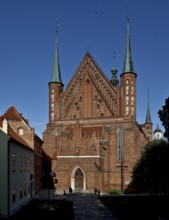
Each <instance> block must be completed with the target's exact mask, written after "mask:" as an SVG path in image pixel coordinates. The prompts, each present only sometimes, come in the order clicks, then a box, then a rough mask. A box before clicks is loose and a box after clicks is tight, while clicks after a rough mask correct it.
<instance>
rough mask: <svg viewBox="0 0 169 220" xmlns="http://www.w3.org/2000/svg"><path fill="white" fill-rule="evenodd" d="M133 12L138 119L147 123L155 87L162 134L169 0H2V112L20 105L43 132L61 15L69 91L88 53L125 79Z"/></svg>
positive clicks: (168, 81)
mask: <svg viewBox="0 0 169 220" xmlns="http://www.w3.org/2000/svg"><path fill="white" fill-rule="evenodd" d="M128 16H129V17H130V32H131V50H132V56H133V62H134V69H135V72H136V73H137V121H138V123H140V124H142V123H144V122H145V119H146V111H147V102H148V90H149V97H150V113H151V118H152V122H153V128H154V129H155V128H156V127H157V124H158V125H159V126H160V128H161V129H162V130H163V131H164V128H163V126H162V125H161V121H160V120H159V116H158V110H159V109H161V107H162V106H163V105H164V104H165V99H166V98H168V96H169V1H168V0H0V82H1V84H0V115H2V114H3V113H4V112H5V111H6V110H7V109H8V108H9V107H10V106H15V107H16V109H17V110H18V112H21V113H22V114H23V116H24V117H25V118H27V119H28V120H29V123H30V125H31V126H32V127H34V128H35V132H36V133H37V134H38V135H39V136H40V137H42V132H43V131H44V130H45V129H46V124H47V123H48V82H49V81H50V79H51V74H52V67H53V61H54V49H55V37H56V20H57V19H58V22H59V35H58V38H59V60H60V69H61V75H62V82H63V83H64V85H65V88H66V85H67V84H68V82H69V80H70V79H71V77H72V75H73V74H74V72H75V71H76V69H77V68H78V66H79V64H80V62H81V60H82V59H83V57H84V56H85V54H86V52H87V50H89V51H90V53H91V55H92V56H93V58H94V59H95V61H96V63H97V64H98V65H99V66H100V68H101V69H102V70H103V72H104V73H105V75H106V76H107V77H108V78H110V77H111V68H112V67H113V65H116V67H117V69H118V78H119V76H120V74H121V73H122V67H123V61H124V55H125V47H126V36H127V22H126V18H127V17H128ZM114 54H116V56H115V59H114V58H113V57H114V56H113V55H114Z"/></svg>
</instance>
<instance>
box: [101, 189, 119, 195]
mask: <svg viewBox="0 0 169 220" xmlns="http://www.w3.org/2000/svg"><path fill="white" fill-rule="evenodd" d="M105 192H106V193H108V194H113V195H122V194H123V192H122V191H121V190H118V189H107V190H105Z"/></svg>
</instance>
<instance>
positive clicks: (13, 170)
mask: <svg viewBox="0 0 169 220" xmlns="http://www.w3.org/2000/svg"><path fill="white" fill-rule="evenodd" d="M11 164H12V172H15V171H16V154H12V163H11Z"/></svg>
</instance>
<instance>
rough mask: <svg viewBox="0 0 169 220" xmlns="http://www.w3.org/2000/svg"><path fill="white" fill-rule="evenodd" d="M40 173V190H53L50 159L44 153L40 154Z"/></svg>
mask: <svg viewBox="0 0 169 220" xmlns="http://www.w3.org/2000/svg"><path fill="white" fill-rule="evenodd" d="M42 172H43V175H42V179H41V183H42V189H54V188H55V187H54V182H53V178H52V175H51V159H50V157H49V156H48V155H47V154H46V153H45V152H44V151H43V152H42Z"/></svg>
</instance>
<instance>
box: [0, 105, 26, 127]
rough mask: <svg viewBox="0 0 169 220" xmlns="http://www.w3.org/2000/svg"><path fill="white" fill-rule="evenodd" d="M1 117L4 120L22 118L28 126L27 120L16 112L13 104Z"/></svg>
mask: <svg viewBox="0 0 169 220" xmlns="http://www.w3.org/2000/svg"><path fill="white" fill-rule="evenodd" d="M1 117H2V118H3V119H6V120H20V121H21V120H23V121H24V122H25V123H26V124H27V125H28V126H29V123H28V120H27V119H25V118H24V117H23V116H22V114H20V113H18V111H17V110H16V108H15V107H14V106H11V107H9V108H8V110H7V111H6V112H5V113H4V114H3V115H2V116H1Z"/></svg>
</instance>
